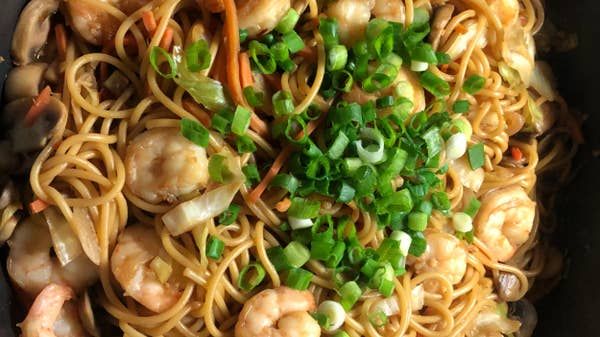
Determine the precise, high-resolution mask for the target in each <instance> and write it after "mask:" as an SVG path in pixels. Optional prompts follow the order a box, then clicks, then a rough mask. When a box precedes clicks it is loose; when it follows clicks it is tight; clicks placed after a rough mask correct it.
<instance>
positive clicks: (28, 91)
mask: <svg viewBox="0 0 600 337" xmlns="http://www.w3.org/2000/svg"><path fill="white" fill-rule="evenodd" d="M47 68H48V65H47V64H46V63H32V64H28V65H24V66H20V67H15V68H13V69H12V70H11V71H10V73H8V77H7V78H6V82H5V84H4V87H5V89H4V98H5V99H6V102H12V101H14V100H17V99H19V98H23V97H31V96H37V95H38V94H39V93H40V88H41V84H42V83H43V81H44V73H45V72H46V69H47Z"/></svg>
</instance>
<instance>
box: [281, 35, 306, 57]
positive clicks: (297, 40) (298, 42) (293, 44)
mask: <svg viewBox="0 0 600 337" xmlns="http://www.w3.org/2000/svg"><path fill="white" fill-rule="evenodd" d="M281 40H282V41H283V43H285V44H286V45H287V47H288V49H289V50H290V52H291V53H292V54H295V53H297V52H299V51H301V50H302V49H304V40H302V38H301V37H300V35H298V33H296V32H295V31H293V30H292V31H290V32H289V33H286V34H284V35H283V36H282V37H281Z"/></svg>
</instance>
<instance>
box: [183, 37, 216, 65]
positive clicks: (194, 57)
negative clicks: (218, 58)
mask: <svg viewBox="0 0 600 337" xmlns="http://www.w3.org/2000/svg"><path fill="white" fill-rule="evenodd" d="M185 57H186V58H185V61H186V65H187V68H188V70H189V71H192V72H196V71H200V70H204V69H206V68H208V67H209V66H210V61H211V55H210V51H209V49H208V43H206V41H205V40H198V41H196V42H194V43H193V44H192V45H191V46H189V47H188V48H187V50H186V52H185Z"/></svg>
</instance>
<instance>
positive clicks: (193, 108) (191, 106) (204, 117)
mask: <svg viewBox="0 0 600 337" xmlns="http://www.w3.org/2000/svg"><path fill="white" fill-rule="evenodd" d="M183 108H184V109H186V110H187V111H189V112H191V113H192V115H194V116H196V117H197V118H198V120H199V121H200V123H202V125H204V126H205V127H207V128H210V125H211V123H212V122H211V117H210V115H209V114H208V112H206V111H204V110H203V109H202V108H201V107H200V106H199V105H198V103H196V102H193V101H192V100H190V99H184V100H183Z"/></svg>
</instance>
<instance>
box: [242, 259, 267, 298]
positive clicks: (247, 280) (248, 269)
mask: <svg viewBox="0 0 600 337" xmlns="http://www.w3.org/2000/svg"><path fill="white" fill-rule="evenodd" d="M264 278H265V269H264V268H263V266H262V265H260V264H259V263H250V264H248V265H247V266H245V267H244V268H242V270H241V271H240V275H239V276H238V279H237V284H238V288H240V289H242V290H244V291H251V290H252V289H254V288H256V287H257V286H258V285H259V284H260V283H261V282H262V281H263V279H264Z"/></svg>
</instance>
